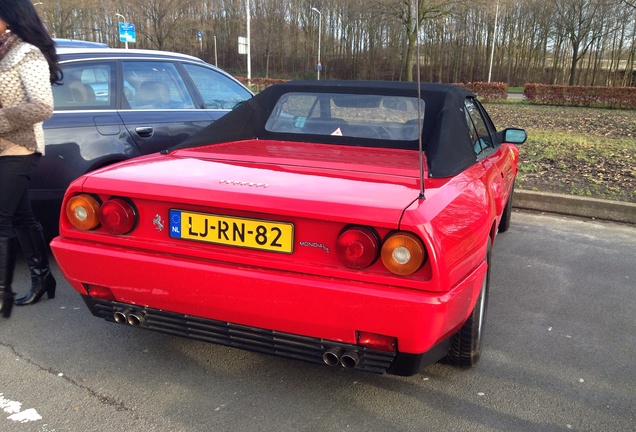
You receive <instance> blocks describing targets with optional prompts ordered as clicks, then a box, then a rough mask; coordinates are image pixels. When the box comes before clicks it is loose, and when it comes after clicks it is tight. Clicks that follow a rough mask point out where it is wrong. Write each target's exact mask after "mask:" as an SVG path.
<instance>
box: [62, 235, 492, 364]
mask: <svg viewBox="0 0 636 432" xmlns="http://www.w3.org/2000/svg"><path fill="white" fill-rule="evenodd" d="M51 249H52V250H53V253H54V255H55V258H56V260H57V261H58V263H59V265H60V268H61V270H62V272H63V273H64V276H65V277H66V279H67V280H68V281H69V282H70V283H71V285H72V286H73V287H74V289H75V290H76V291H78V292H79V293H80V294H82V295H84V297H85V300H86V302H87V304H88V306H89V307H90V308H91V311H92V312H93V314H95V315H97V316H100V317H103V318H105V319H107V320H111V321H114V318H113V314H114V313H115V312H116V311H119V310H122V311H125V310H134V311H138V312H139V313H143V314H144V316H145V317H146V319H144V322H143V323H142V324H141V326H142V327H147V328H149V329H153V330H158V331H162V332H165V333H170V334H177V335H180V336H185V337H188V338H193V339H199V340H205V341H208V342H213V343H220V344H224V345H230V346H236V347H239V348H244V349H250V350H254V351H261V352H267V353H270V354H277V355H284V356H286V357H292V358H299V359H303V360H308V361H318V362H322V354H323V352H324V351H325V349H329V348H332V347H336V348H341V349H343V350H345V351H347V350H355V351H357V352H360V353H362V354H364V355H363V356H362V358H365V357H367V358H368V359H369V361H370V364H372V366H369V365H366V366H365V362H364V361H361V362H360V366H359V368H361V369H365V370H369V371H372V372H383V371H387V372H390V373H396V374H400V375H409V374H412V373H416V372H417V371H418V370H419V369H420V368H421V367H423V366H426V365H428V364H430V363H433V362H435V361H437V360H439V359H440V358H441V357H443V356H444V355H445V353H446V352H447V350H448V340H449V338H450V337H451V336H452V335H453V334H454V333H455V332H456V331H457V330H458V328H459V327H460V326H461V325H462V324H463V322H464V321H465V320H466V318H467V316H468V315H469V313H470V311H471V310H472V306H473V304H474V301H475V299H476V298H477V295H478V293H479V289H480V287H481V281H482V280H483V277H484V275H485V272H486V265H485V263H484V264H483V265H481V266H479V267H478V268H477V269H475V270H474V271H473V272H472V273H471V274H470V275H468V276H467V277H466V278H465V279H464V280H462V282H461V283H460V284H458V285H457V286H455V287H453V289H451V290H449V291H448V292H446V293H430V292H423V291H417V290H406V289H402V288H399V287H393V286H385V285H373V284H368V283H360V282H356V281H349V280H341V279H331V278H325V277H316V276H313V275H305V274H293V273H286V272H281V271H272V270H269V269H263V268H256V267H253V268H252V267H246V266H237V265H228V264H224V263H219V262H215V261H206V260H194V259H190V258H187V257H183V256H172V255H166V254H157V253H153V252H148V251H139V250H135V251H132V250H128V249H122V248H118V247H113V246H109V245H104V244H97V243H88V242H84V241H76V240H69V239H65V238H61V237H57V238H56V239H54V240H53V242H52V243H51ZM90 285H99V286H105V287H108V288H110V289H111V291H112V292H113V294H114V295H115V298H116V299H117V301H115V302H104V301H102V300H95V299H92V298H90V297H88V296H87V294H88V293H87V290H86V287H87V286H90ZM192 322H195V323H197V324H196V325H195V326H194V327H193V326H192V325H191V323H192ZM199 328H201V329H202V330H201V332H199ZM193 329H194V330H193ZM235 329H238V334H239V335H240V334H243V333H245V330H246V329H251V330H250V331H249V332H248V333H250V334H252V333H253V334H254V335H257V336H254V337H252V336H250V337H249V338H248V342H245V340H242V339H240V338H239V339H238V341H237V339H236V338H235V337H229V336H227V337H226V336H224V335H222V336H219V334H223V333H224V332H226V331H227V332H229V333H227V335H230V334H237V333H236V332H235V331H234V330H235ZM358 331H364V332H371V333H376V334H380V335H386V336H390V337H394V338H396V339H397V353H381V352H376V351H373V350H366V351H364V348H363V347H361V346H358V345H356V343H357V340H356V334H357V332H358ZM254 338H255V339H254ZM280 341H284V344H283V346H278V345H277V344H278V343H279V342H280ZM290 344H291V345H292V346H296V347H297V348H298V347H299V348H300V350H299V351H298V352H296V351H295V350H294V349H290V348H289V345H290ZM363 351H364V352H363ZM371 351H372V352H371ZM367 352H368V356H367ZM307 353H309V354H307ZM318 354H319V355H318Z"/></svg>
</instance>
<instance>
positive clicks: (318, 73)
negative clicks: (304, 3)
mask: <svg viewBox="0 0 636 432" xmlns="http://www.w3.org/2000/svg"><path fill="white" fill-rule="evenodd" d="M311 10H312V11H314V12H316V13H318V64H317V65H316V70H317V78H318V81H320V68H321V67H322V64H321V63H320V35H321V34H322V13H321V12H320V11H319V10H318V9H316V8H311Z"/></svg>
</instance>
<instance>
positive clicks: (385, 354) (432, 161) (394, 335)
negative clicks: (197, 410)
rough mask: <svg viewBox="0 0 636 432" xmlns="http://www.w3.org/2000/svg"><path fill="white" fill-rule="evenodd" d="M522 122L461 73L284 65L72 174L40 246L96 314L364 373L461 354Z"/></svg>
mask: <svg viewBox="0 0 636 432" xmlns="http://www.w3.org/2000/svg"><path fill="white" fill-rule="evenodd" d="M525 139H526V133H525V131H524V130H522V129H505V130H502V131H497V130H496V129H495V126H494V125H493V123H492V121H491V119H490V118H489V116H488V115H487V113H486V111H485V110H484V107H483V106H482V105H481V104H480V103H479V101H478V100H477V99H476V97H475V95H474V94H472V93H471V92H469V91H468V90H466V89H464V88H462V87H459V86H454V85H443V84H421V85H420V86H419V87H418V85H417V84H416V83H403V82H373V81H300V82H299V81H297V82H289V83H286V84H280V85H276V86H272V87H270V88H268V89H266V90H265V91H263V92H261V93H259V94H258V95H257V96H255V97H254V98H252V99H250V100H248V101H246V102H244V103H243V104H242V105H240V106H239V107H237V108H235V109H234V110H233V111H232V112H230V113H229V114H227V115H226V116H224V117H223V118H221V119H220V120H218V121H216V122H215V123H213V124H212V125H210V126H209V127H208V128H206V129H204V130H203V131H201V132H200V133H199V134H197V135H195V136H193V137H192V138H190V139H189V140H188V141H186V142H185V143H182V144H180V145H179V146H177V147H174V148H172V149H169V150H167V151H163V152H161V153H157V154H153V155H149V156H143V157H140V158H137V159H134V160H131V161H127V162H123V163H120V164H117V165H113V166H109V167H106V168H103V169H100V170H98V171H94V172H91V173H89V174H86V175H84V176H82V177H81V178H79V179H77V180H76V181H74V182H73V183H72V184H71V186H70V187H69V189H68V191H67V192H66V195H65V198H64V202H63V207H62V210H63V211H62V217H61V220H60V235H59V236H58V237H56V238H55V239H54V240H53V242H52V243H51V247H52V250H53V253H54V255H55V258H56V259H57V261H58V263H59V266H60V269H61V270H62V272H63V274H64V276H65V277H66V279H67V280H68V281H69V282H70V284H71V285H72V286H73V288H74V289H75V290H77V292H79V293H80V294H81V295H82V297H83V298H84V300H85V302H86V304H87V306H88V308H89V309H90V311H91V312H92V313H93V314H94V315H95V316H97V317H101V318H104V319H106V320H107V321H112V322H115V323H120V324H127V325H131V326H134V327H141V328H146V329H150V330H156V331H160V332H164V333H168V334H172V335H179V336H183V337H187V338H192V339H197V340H202V341H206V342H211V343H216V344H223V345H227V346H231V347H236V348H242V349H247V350H252V351H258V352H262V353H268V354H274V355H279V356H284V357H289V358H294V359H299V360H305V361H310V362H316V363H321V364H327V365H329V366H342V367H345V368H354V369H360V370H365V371H370V372H376V373H383V372H387V373H392V374H399V375H410V374H414V373H417V372H418V371H419V370H420V369H421V368H422V367H425V366H426V365H429V364H431V363H434V362H436V361H438V360H441V359H443V358H445V359H446V360H447V361H448V362H450V363H452V364H455V365H458V366H472V365H474V364H475V363H476V362H477V360H478V359H479V357H480V354H481V345H482V333H483V328H484V318H485V315H486V306H487V301H488V289H489V277H490V276H489V270H490V248H491V246H492V245H493V243H494V241H495V236H496V235H497V233H498V232H502V231H505V230H506V229H508V227H509V225H510V216H511V200H512V193H513V187H514V180H515V176H516V174H517V159H518V152H517V148H516V147H515V144H520V143H523V142H524V141H525Z"/></svg>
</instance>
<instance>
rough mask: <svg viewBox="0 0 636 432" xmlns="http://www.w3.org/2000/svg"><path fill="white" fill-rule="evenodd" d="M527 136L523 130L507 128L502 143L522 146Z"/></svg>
mask: <svg viewBox="0 0 636 432" xmlns="http://www.w3.org/2000/svg"><path fill="white" fill-rule="evenodd" d="M527 138H528V134H526V131H525V130H524V129H517V128H508V129H506V130H505V131H504V142H507V143H511V144H523V143H524V142H526V139H527Z"/></svg>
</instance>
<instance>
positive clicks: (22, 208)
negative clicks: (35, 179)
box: [0, 153, 42, 238]
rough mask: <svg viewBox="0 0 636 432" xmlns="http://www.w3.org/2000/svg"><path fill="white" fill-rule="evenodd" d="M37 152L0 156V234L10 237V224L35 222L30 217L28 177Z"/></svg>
mask: <svg viewBox="0 0 636 432" xmlns="http://www.w3.org/2000/svg"><path fill="white" fill-rule="evenodd" d="M41 156H42V155H41V154H40V153H33V154H30V155H24V156H22V155H21V156H0V237H2V238H10V237H13V236H14V235H15V234H14V233H15V231H14V228H18V229H19V228H28V227H30V226H33V225H36V224H37V223H38V222H37V221H36V220H35V218H34V217H33V210H32V209H31V200H30V198H29V180H30V179H31V175H32V174H33V171H35V168H36V167H37V165H38V162H39V161H40V157H41Z"/></svg>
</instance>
